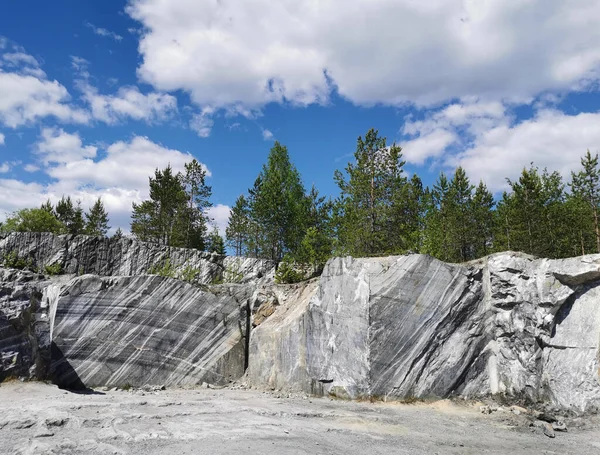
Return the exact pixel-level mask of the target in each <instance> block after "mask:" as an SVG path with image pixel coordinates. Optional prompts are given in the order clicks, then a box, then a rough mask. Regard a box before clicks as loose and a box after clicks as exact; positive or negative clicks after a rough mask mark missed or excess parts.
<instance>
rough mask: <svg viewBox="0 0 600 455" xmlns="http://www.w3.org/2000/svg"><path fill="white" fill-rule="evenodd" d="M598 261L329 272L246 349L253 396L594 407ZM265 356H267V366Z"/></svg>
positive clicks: (370, 265) (503, 260) (506, 260)
mask: <svg viewBox="0 0 600 455" xmlns="http://www.w3.org/2000/svg"><path fill="white" fill-rule="evenodd" d="M599 279H600V256H598V255H596V256H586V257H583V258H572V259H565V260H546V259H534V258H532V257H529V256H526V255H521V254H515V253H503V254H499V255H494V256H491V257H489V258H486V259H484V260H481V261H476V262H473V263H471V264H466V265H452V264H445V263H442V262H440V261H437V260H435V259H432V258H430V257H427V256H422V255H409V256H402V257H390V258H377V259H352V258H338V259H333V260H331V261H329V263H328V264H327V266H326V267H325V270H324V272H323V274H322V276H321V278H320V280H319V282H318V285H313V288H312V289H311V285H307V287H306V288H305V289H304V291H303V292H301V293H300V295H299V296H294V297H293V298H292V300H290V301H289V302H287V303H284V304H282V305H281V306H280V307H279V308H278V309H277V311H276V312H275V313H274V314H273V316H271V317H270V318H269V319H267V320H266V321H265V322H263V323H262V324H260V326H258V327H257V328H256V329H255V330H254V331H253V333H252V337H251V341H250V348H249V352H250V364H249V369H248V372H247V379H248V381H249V382H250V383H251V384H253V385H257V386H260V385H263V386H265V385H266V386H269V387H276V388H284V389H292V390H302V391H305V392H308V393H315V394H319V395H323V394H329V395H334V396H339V397H347V398H382V399H407V398H415V397H416V398H434V397H437V398H441V397H448V396H464V397H469V398H473V397H480V396H488V395H494V394H500V395H502V396H504V397H505V398H506V399H509V400H513V401H529V402H537V401H550V402H552V403H554V404H555V405H558V406H560V407H562V408H566V409H572V410H576V411H590V410H593V409H594V408H595V407H597V406H599V405H600V381H599V376H598V348H599V342H600V306H599V305H598V303H597V302H598V299H597V291H596V286H597V285H598V283H600V282H599V281H598V280H599ZM268 353H273V355H272V356H269V354H268Z"/></svg>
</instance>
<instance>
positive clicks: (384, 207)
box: [334, 129, 406, 256]
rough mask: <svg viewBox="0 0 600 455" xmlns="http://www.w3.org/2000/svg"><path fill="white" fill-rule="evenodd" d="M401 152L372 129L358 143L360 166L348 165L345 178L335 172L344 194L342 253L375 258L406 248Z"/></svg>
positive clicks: (339, 219)
mask: <svg viewBox="0 0 600 455" xmlns="http://www.w3.org/2000/svg"><path fill="white" fill-rule="evenodd" d="M401 151H402V150H401V149H400V147H398V146H396V145H395V144H392V145H391V146H390V147H388V146H387V141H386V138H385V137H380V136H379V133H378V131H376V130H375V129H371V130H369V131H368V132H367V134H366V135H365V138H364V139H363V138H362V137H359V138H358V140H357V144H356V152H355V153H354V158H355V160H356V163H355V164H354V163H348V165H347V166H346V169H345V174H344V173H342V172H341V171H336V172H335V176H334V178H335V181H336V183H337V185H338V186H339V188H340V192H341V194H340V197H339V198H338V199H337V201H336V235H337V238H338V245H339V246H340V247H341V249H340V251H338V253H342V254H343V253H349V254H352V255H355V256H373V255H377V254H383V253H386V252H397V250H399V249H401V248H402V241H403V240H404V239H402V238H401V233H400V232H399V231H398V229H399V227H401V226H402V222H403V219H402V218H403V211H402V208H401V206H400V204H399V202H400V201H401V194H402V189H403V185H404V184H405V183H406V177H405V176H404V175H403V166H404V161H402V153H401ZM393 204H397V206H396V207H394V210H392V208H391V207H392V205H393ZM399 237H400V239H399Z"/></svg>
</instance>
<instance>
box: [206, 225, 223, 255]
mask: <svg viewBox="0 0 600 455" xmlns="http://www.w3.org/2000/svg"><path fill="white" fill-rule="evenodd" d="M206 240H207V241H206V244H207V245H206V251H208V252H209V253H217V254H220V255H222V256H225V241H224V240H223V237H221V234H219V231H218V230H217V228H216V227H215V228H214V229H213V230H212V231H211V232H210V234H209V235H208V238H207V239H206Z"/></svg>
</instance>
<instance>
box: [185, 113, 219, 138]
mask: <svg viewBox="0 0 600 455" xmlns="http://www.w3.org/2000/svg"><path fill="white" fill-rule="evenodd" d="M213 113H214V109H212V108H211V107H205V108H204V109H202V112H200V113H199V114H194V115H193V116H192V119H191V120H190V128H191V129H192V130H194V131H195V132H196V133H198V136H200V137H202V138H206V137H208V136H210V133H211V131H212V127H213V125H214V124H215V122H214V120H213V119H212V115H213Z"/></svg>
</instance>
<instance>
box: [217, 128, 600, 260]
mask: <svg viewBox="0 0 600 455" xmlns="http://www.w3.org/2000/svg"><path fill="white" fill-rule="evenodd" d="M404 166H405V162H404V160H403V159H402V149H401V148H400V147H399V146H398V145H396V144H395V143H393V144H388V143H387V140H386V138H385V137H381V136H380V135H379V133H378V131H376V130H374V129H371V130H369V131H368V132H367V134H366V135H365V136H364V138H363V137H359V138H358V140H357V146H356V151H355V153H354V161H353V162H350V163H348V165H347V166H346V167H345V169H343V170H338V171H336V172H335V175H334V179H335V182H336V184H337V186H338V187H339V191H340V193H339V196H338V197H337V198H335V199H331V198H324V197H322V196H320V195H319V193H318V191H317V190H316V188H314V187H313V188H311V189H310V190H309V191H307V190H306V188H305V187H304V186H303V184H302V179H301V176H300V174H299V172H298V170H297V169H296V168H295V166H294V165H293V163H291V161H290V158H289V154H288V151H287V149H286V147H285V146H283V145H281V144H280V143H278V142H276V143H275V145H274V146H273V148H272V149H271V151H270V154H269V156H268V159H267V162H266V164H265V165H264V166H263V168H262V170H261V172H260V173H259V175H258V177H257V178H256V180H255V182H254V185H253V186H252V187H251V188H249V189H248V191H247V193H246V194H243V195H241V196H239V197H238V199H237V200H236V202H235V205H234V207H233V208H232V211H231V216H230V219H229V224H228V227H227V231H226V237H227V244H228V245H229V247H230V248H231V249H232V250H233V252H234V253H235V254H236V255H245V256H252V257H260V258H268V259H272V260H275V261H281V260H289V261H292V262H295V263H301V264H307V263H308V264H322V263H324V261H325V260H326V259H327V258H329V257H331V256H344V255H351V256H355V257H361V256H383V255H395V254H405V253H424V254H429V255H431V256H434V257H437V258H439V259H441V260H444V261H447V262H466V261H470V260H473V259H476V258H479V257H482V256H485V255H488V254H490V253H494V252H499V251H506V250H514V251H522V252H525V253H530V254H533V255H536V256H543V257H549V258H561V257H569V256H577V255H582V254H588V253H600V228H599V221H598V218H599V216H598V207H599V204H600V170H599V168H598V155H595V156H592V154H591V153H590V152H589V151H588V152H587V154H586V155H585V156H584V157H583V158H582V159H581V169H579V170H577V171H576V172H573V173H572V175H571V178H570V180H569V181H568V182H565V181H563V178H562V176H561V175H560V174H559V173H558V172H550V171H548V170H547V169H541V170H540V169H539V168H538V167H536V166H535V165H534V164H533V163H532V164H531V165H530V166H529V167H528V168H525V169H523V171H522V172H521V174H520V176H519V178H518V179H516V180H510V179H507V183H508V186H509V188H510V189H509V190H507V191H505V192H504V193H503V194H502V196H501V197H500V198H499V199H498V200H497V201H496V200H495V199H494V196H493V194H492V193H491V192H490V191H489V189H488V188H487V186H486V184H485V182H483V181H480V182H478V183H477V184H473V183H472V182H471V181H470V180H469V178H468V176H467V174H466V172H465V170H464V169H463V168H462V167H458V168H457V169H456V170H455V171H454V174H453V175H452V176H448V175H446V174H445V173H443V172H442V173H440V175H439V177H438V178H437V180H436V182H435V183H434V184H433V185H431V186H430V187H429V186H428V187H424V185H423V183H422V180H421V178H420V177H419V176H418V175H417V174H412V175H410V176H409V175H408V174H407V172H406V171H405V169H404Z"/></svg>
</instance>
